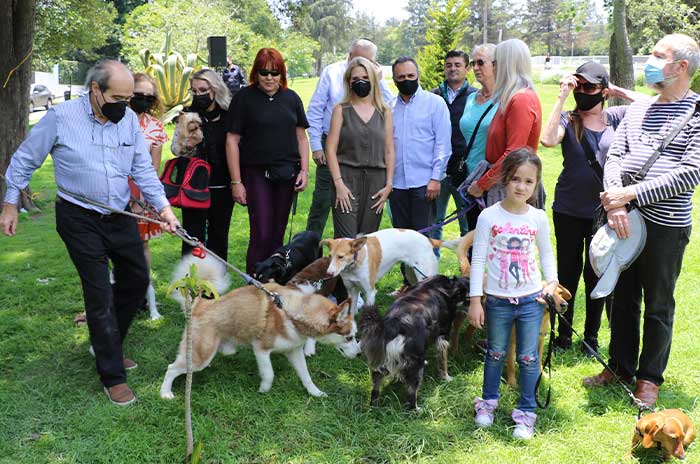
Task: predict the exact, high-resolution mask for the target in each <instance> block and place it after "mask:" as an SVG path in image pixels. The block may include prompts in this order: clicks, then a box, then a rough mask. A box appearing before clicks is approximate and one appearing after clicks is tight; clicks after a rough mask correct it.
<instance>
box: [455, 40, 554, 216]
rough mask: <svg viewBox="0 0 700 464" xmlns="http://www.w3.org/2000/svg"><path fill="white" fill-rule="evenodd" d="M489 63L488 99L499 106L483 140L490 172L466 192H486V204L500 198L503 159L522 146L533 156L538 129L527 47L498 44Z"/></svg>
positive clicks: (538, 111) (477, 194) (539, 110)
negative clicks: (493, 73)
mask: <svg viewBox="0 0 700 464" xmlns="http://www.w3.org/2000/svg"><path fill="white" fill-rule="evenodd" d="M493 63H494V67H495V71H496V83H495V86H494V93H493V97H492V98H493V100H495V101H496V102H498V103H499V109H498V112H497V113H496V115H495V116H494V118H493V121H492V122H491V125H490V126H489V132H488V136H487V139H486V161H488V162H489V163H491V169H489V170H488V171H486V173H485V174H484V175H483V176H482V177H481V178H479V180H477V181H475V182H473V183H472V184H471V185H470V186H469V189H468V190H467V192H468V193H470V194H471V195H473V196H475V197H481V196H483V195H484V193H486V192H488V194H487V195H486V203H487V205H491V204H493V203H496V202H497V201H499V200H500V199H501V197H502V196H503V195H502V189H501V188H500V184H499V178H500V176H501V163H502V162H503V159H504V158H505V157H506V156H508V153H510V152H511V151H513V150H515V149H517V148H522V147H524V146H528V147H530V148H531V149H532V150H533V151H534V152H535V153H536V152H537V146H538V144H539V139H540V129H541V126H542V107H541V105H540V99H539V98H538V97H537V94H536V93H535V90H534V89H533V87H534V85H533V83H532V78H531V76H530V73H531V71H530V50H529V49H528V48H527V45H525V43H524V42H523V41H522V40H518V39H510V40H506V41H504V42H501V43H500V44H498V46H497V47H496V52H495V54H494V62H493ZM540 192H541V191H540ZM540 192H537V193H536V195H537V199H538V200H539V201H537V203H538V204H537V206H538V207H543V206H544V195H543V194H541V193H540Z"/></svg>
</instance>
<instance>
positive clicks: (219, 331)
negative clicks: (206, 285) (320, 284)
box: [160, 283, 360, 399]
mask: <svg viewBox="0 0 700 464" xmlns="http://www.w3.org/2000/svg"><path fill="white" fill-rule="evenodd" d="M265 287H266V288H268V289H269V290H270V291H272V292H277V293H278V294H279V296H280V299H281V300H282V307H283V308H284V309H280V308H279V307H277V306H275V305H274V303H272V302H271V301H270V299H269V298H268V297H267V296H266V295H265V293H263V292H262V291H261V290H259V289H257V288H255V287H253V286H251V285H248V286H245V287H241V288H237V289H235V290H233V291H231V292H229V293H227V294H226V295H224V296H222V297H221V298H219V299H218V300H206V299H202V298H197V299H196V300H195V304H194V307H193V309H192V370H193V371H194V372H197V371H201V370H202V369H204V368H205V367H207V366H208V365H209V364H210V363H211V361H212V359H213V358H214V356H215V355H216V353H217V352H220V353H222V354H234V353H235V352H236V348H237V347H238V346H241V345H250V346H251V347H252V348H253V351H254V352H255V359H256V360H257V363H258V371H259V373H260V377H261V382H260V388H259V389H258V391H259V392H261V393H265V392H267V391H269V390H270V388H271V387H272V381H273V379H274V375H275V374H274V371H273V370H272V363H271V362H270V354H271V353H272V352H283V353H285V354H286V355H287V359H288V360H289V362H290V363H291V364H292V366H294V370H295V371H296V373H297V375H298V376H299V378H300V379H301V382H302V384H303V385H304V387H306V390H307V391H308V392H309V394H310V395H313V396H325V395H326V394H325V393H323V392H322V391H321V390H319V389H318V387H316V385H314V383H313V381H312V380H311V376H310V375H309V370H308V368H307V367H306V358H305V357H304V351H303V347H304V343H305V342H306V340H307V339H308V338H315V339H317V340H318V341H320V342H321V343H328V344H331V345H333V346H335V347H336V348H337V349H338V350H339V351H340V352H342V353H343V354H344V355H345V356H346V357H348V358H354V357H355V356H357V355H358V354H359V353H360V346H359V345H358V343H357V341H356V340H355V333H356V331H357V326H356V324H355V321H354V320H353V318H352V314H351V313H350V301H349V300H346V301H344V302H343V303H341V304H340V305H339V306H336V305H335V304H333V303H332V302H331V301H330V300H329V299H328V298H325V297H323V296H321V295H317V294H313V293H312V294H306V293H304V292H302V291H300V290H298V289H295V288H291V287H284V286H281V285H277V284H275V283H269V284H266V285H265ZM186 366H187V365H186V331H185V330H183V333H182V341H181V342H180V348H179V351H178V355H177V358H176V359H175V361H174V362H173V363H172V364H170V365H169V366H168V370H167V372H166V373H165V378H164V379H163V384H162V386H161V387H160V396H161V397H162V398H165V399H171V398H173V392H172V385H173V381H174V380H175V378H177V377H178V376H179V375H181V374H184V373H185V372H186V371H187V369H186Z"/></svg>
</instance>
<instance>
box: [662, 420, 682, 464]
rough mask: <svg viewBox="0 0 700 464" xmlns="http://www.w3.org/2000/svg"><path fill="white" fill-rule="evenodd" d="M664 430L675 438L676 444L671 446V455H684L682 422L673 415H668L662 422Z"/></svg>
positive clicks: (679, 456) (670, 436)
mask: <svg viewBox="0 0 700 464" xmlns="http://www.w3.org/2000/svg"><path fill="white" fill-rule="evenodd" d="M664 432H665V433H666V435H667V436H668V437H669V438H672V439H674V440H676V446H675V447H674V448H673V455H674V456H675V457H677V458H679V459H683V458H684V457H685V450H684V449H683V443H684V441H685V431H684V430H683V424H682V423H681V421H680V420H678V419H677V418H675V417H669V418H668V419H667V420H666V422H665V423H664Z"/></svg>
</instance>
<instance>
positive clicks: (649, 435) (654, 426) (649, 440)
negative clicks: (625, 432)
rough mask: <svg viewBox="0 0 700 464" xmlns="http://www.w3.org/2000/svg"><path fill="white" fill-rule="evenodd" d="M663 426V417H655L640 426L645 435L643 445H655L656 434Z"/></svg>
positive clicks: (647, 446)
mask: <svg viewBox="0 0 700 464" xmlns="http://www.w3.org/2000/svg"><path fill="white" fill-rule="evenodd" d="M663 426H664V424H663V418H660V417H658V418H657V417H655V418H652V419H649V420H648V421H646V422H645V423H644V426H643V427H641V428H640V430H641V431H642V435H643V437H642V446H643V447H645V448H651V447H652V446H654V438H656V434H657V433H659V430H661V429H662V428H663Z"/></svg>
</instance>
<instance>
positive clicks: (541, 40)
mask: <svg viewBox="0 0 700 464" xmlns="http://www.w3.org/2000/svg"><path fill="white" fill-rule="evenodd" d="M560 5H561V0H528V1H527V13H526V15H525V21H524V26H525V28H524V32H525V35H526V37H528V38H529V39H530V40H529V41H528V45H529V46H530V50H531V51H532V52H533V54H538V53H552V54H561V52H562V50H561V48H560V44H561V42H560V41H559V38H560V37H559V30H558V29H559V27H558V24H557V11H558V10H559V7H560Z"/></svg>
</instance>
